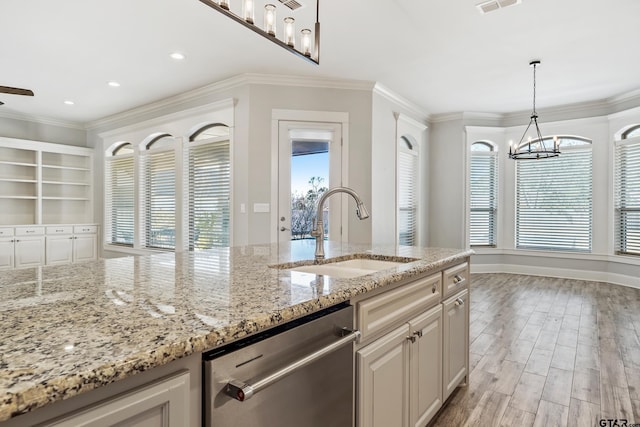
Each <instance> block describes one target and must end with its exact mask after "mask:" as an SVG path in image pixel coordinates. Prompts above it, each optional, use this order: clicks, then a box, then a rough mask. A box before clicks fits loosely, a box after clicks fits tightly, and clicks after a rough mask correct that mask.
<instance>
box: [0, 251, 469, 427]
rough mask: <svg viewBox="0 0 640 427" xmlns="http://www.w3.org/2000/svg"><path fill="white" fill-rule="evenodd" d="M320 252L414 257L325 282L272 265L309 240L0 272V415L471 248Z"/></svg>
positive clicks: (13, 418)
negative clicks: (370, 271) (364, 274)
mask: <svg viewBox="0 0 640 427" xmlns="http://www.w3.org/2000/svg"><path fill="white" fill-rule="evenodd" d="M326 247H327V254H326V256H327V259H331V258H335V257H345V258H349V257H358V256H368V255H371V254H375V255H376V256H379V258H380V259H385V257H396V258H397V257H400V258H406V259H416V261H413V262H407V263H405V264H401V265H399V266H398V267H395V268H393V269H390V270H385V271H381V272H378V273H374V274H370V275H366V276H361V277H355V278H349V279H334V278H331V277H325V278H324V279H325V280H322V281H317V280H315V279H316V276H315V275H313V274H308V273H300V272H295V271H291V270H288V269H278V268H273V267H272V266H274V265H278V264H286V263H296V262H299V261H302V260H308V259H312V258H313V251H314V248H315V245H314V242H313V241H308V242H297V244H296V245H293V246H292V245H289V244H285V245H276V244H273V245H253V246H245V247H233V248H217V249H211V250H206V251H199V252H188V253H176V254H174V253H165V254H158V255H150V256H140V257H125V258H114V259H104V260H98V261H92V262H85V263H79V264H71V265H64V266H54V267H38V268H31V269H21V270H13V271H5V272H2V273H1V274H0V289H1V293H0V324H1V325H2V330H1V331H0V421H4V422H6V424H7V425H10V424H11V422H18V421H21V420H27V419H28V416H30V415H32V413H35V412H38V411H40V412H42V411H43V410H44V409H47V408H48V407H53V406H55V405H56V404H57V403H56V402H60V401H63V400H67V399H69V398H71V397H74V396H77V395H80V396H83V395H91V394H93V393H95V392H97V391H99V389H100V388H103V387H105V388H106V387H107V386H108V385H112V383H117V382H119V381H122V380H125V381H126V380H127V379H128V378H130V377H134V376H136V374H140V373H146V372H153V371H154V370H156V369H159V368H160V367H162V366H164V365H168V364H170V363H172V362H174V361H178V360H180V359H183V358H189V357H191V358H192V359H193V360H196V359H197V357H199V356H198V355H199V354H200V353H201V352H203V351H206V350H209V349H212V348H215V347H217V346H220V345H223V344H226V343H229V342H232V341H234V340H237V339H239V338H241V337H244V336H247V335H249V334H253V333H255V332H258V331H261V330H264V329H267V328H270V327H273V326H276V325H279V324H282V323H285V322H287V321H289V320H292V319H295V318H298V317H301V316H303V315H305V314H309V313H312V312H315V311H317V310H320V309H322V308H325V307H328V306H332V305H335V304H337V303H340V302H343V301H349V300H352V299H354V298H356V299H357V298H358V297H359V296H362V295H364V294H367V293H369V292H373V291H376V290H378V289H382V288H385V287H388V286H393V285H394V284H397V283H400V282H403V281H406V280H407V279H410V278H412V277H414V276H417V275H421V274H424V273H429V272H434V271H438V270H442V269H443V268H445V267H447V266H450V265H454V264H456V263H460V262H463V261H466V260H467V259H468V257H469V256H470V255H471V253H472V252H471V251H468V250H460V249H441V248H415V247H399V248H398V247H371V246H367V245H349V244H342V243H336V242H328V243H327V245H326ZM89 390H95V391H94V392H93V393H85V392H87V391H89ZM80 396H79V397H80ZM69 400H73V399H69ZM38 408H43V409H38ZM21 414H26V415H21ZM23 417H24V418H23ZM7 420H8V421H7ZM29 422H31V421H29ZM0 425H4V423H0ZM15 425H20V423H18V424H15Z"/></svg>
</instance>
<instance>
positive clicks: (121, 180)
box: [104, 142, 135, 246]
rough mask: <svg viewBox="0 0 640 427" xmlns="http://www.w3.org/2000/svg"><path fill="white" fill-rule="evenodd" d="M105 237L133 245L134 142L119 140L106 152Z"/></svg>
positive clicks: (107, 239)
mask: <svg viewBox="0 0 640 427" xmlns="http://www.w3.org/2000/svg"><path fill="white" fill-rule="evenodd" d="M105 159H106V162H105V221H104V223H105V239H106V241H107V243H109V244H114V245H124V246H133V238H134V209H135V207H134V206H135V201H134V195H135V192H134V185H135V181H134V169H135V161H134V156H133V145H131V143H130V142H121V143H118V144H116V145H115V146H113V147H112V148H111V149H109V150H107V152H106V153H105Z"/></svg>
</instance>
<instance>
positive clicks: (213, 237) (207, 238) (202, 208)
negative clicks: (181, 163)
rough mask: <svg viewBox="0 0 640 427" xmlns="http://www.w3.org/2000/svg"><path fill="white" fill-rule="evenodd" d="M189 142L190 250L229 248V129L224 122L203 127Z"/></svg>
mask: <svg viewBox="0 0 640 427" xmlns="http://www.w3.org/2000/svg"><path fill="white" fill-rule="evenodd" d="M189 140H190V144H189V147H188V151H189V168H188V175H189V177H188V192H189V250H194V249H209V248H212V247H215V246H229V244H230V232H229V230H230V211H231V203H230V198H231V161H230V144H229V128H228V127H227V126H226V125H223V124H220V123H216V124H213V125H207V126H203V127H202V128H200V129H198V130H197V131H196V132H194V133H193V135H191V137H190V138H189Z"/></svg>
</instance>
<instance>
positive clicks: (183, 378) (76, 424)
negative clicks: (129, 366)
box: [46, 372, 189, 427]
mask: <svg viewBox="0 0 640 427" xmlns="http://www.w3.org/2000/svg"><path fill="white" fill-rule="evenodd" d="M46 425H47V426H48V427H81V426H87V427H88V426H96V427H98V426H104V427H107V426H112V425H119V426H135V427H183V426H188V425H189V373H188V372H185V373H182V374H180V375H178V376H176V377H173V378H170V379H167V380H161V381H159V382H157V383H154V384H152V385H149V386H147V387H143V388H142V389H139V390H136V391H133V392H130V393H127V394H125V395H123V396H121V397H116V398H114V399H112V400H109V401H107V402H105V403H103V404H97V405H95V406H93V407H90V408H87V409H85V410H83V411H82V412H80V413H77V414H74V415H71V416H69V417H66V418H64V419H62V420H59V421H55V422H53V423H49V424H46Z"/></svg>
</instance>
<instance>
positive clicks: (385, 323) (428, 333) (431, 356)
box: [355, 260, 469, 427]
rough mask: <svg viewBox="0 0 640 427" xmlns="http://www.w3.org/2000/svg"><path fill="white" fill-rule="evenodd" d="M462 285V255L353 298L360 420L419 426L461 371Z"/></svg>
mask: <svg viewBox="0 0 640 427" xmlns="http://www.w3.org/2000/svg"><path fill="white" fill-rule="evenodd" d="M467 261H468V260H467ZM468 285H469V264H468V262H464V263H461V264H457V265H455V266H453V267H450V268H448V269H446V270H443V271H439V272H437V273H435V274H432V275H430V276H427V277H422V278H419V279H416V280H413V281H410V282H408V283H405V284H402V285H399V286H397V287H395V288H394V289H391V290H389V291H385V292H380V293H379V294H378V295H375V296H373V297H366V296H365V297H364V298H363V299H362V300H356V301H355V305H356V324H357V328H358V329H359V330H360V331H361V333H362V341H361V342H360V343H359V344H358V346H357V347H356V364H357V371H356V372H357V376H358V379H357V383H356V384H357V385H358V387H357V391H356V395H357V399H356V401H357V415H356V420H357V422H356V424H357V425H358V426H359V427H424V426H426V425H427V424H428V423H429V421H431V419H432V418H433V417H434V415H435V414H436V413H437V412H438V410H439V409H440V408H441V407H442V405H444V402H445V401H446V399H447V398H448V397H449V395H450V394H451V392H452V391H453V390H454V389H455V388H456V387H457V386H458V385H460V384H461V383H463V382H464V381H465V380H466V379H467V375H468V372H469V304H468V300H469V298H468V296H469V293H468ZM454 292H455V294H453V293H454ZM447 294H448V295H449V298H448V299H446V300H444V298H443V295H447Z"/></svg>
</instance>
